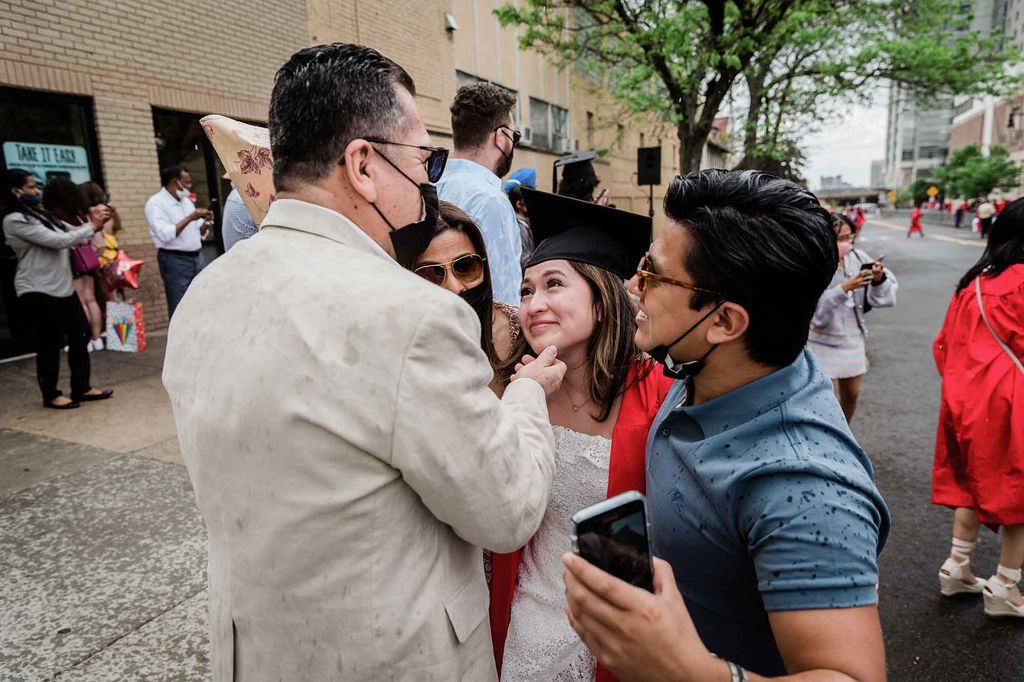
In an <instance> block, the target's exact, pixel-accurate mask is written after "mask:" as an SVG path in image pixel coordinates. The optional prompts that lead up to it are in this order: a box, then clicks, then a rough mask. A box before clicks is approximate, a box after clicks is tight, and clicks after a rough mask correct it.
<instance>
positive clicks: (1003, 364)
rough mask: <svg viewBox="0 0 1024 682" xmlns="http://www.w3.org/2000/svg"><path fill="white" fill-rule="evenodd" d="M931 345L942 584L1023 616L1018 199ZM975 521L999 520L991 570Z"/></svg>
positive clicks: (1023, 242) (1023, 234) (997, 611)
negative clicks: (978, 554) (948, 515)
mask: <svg viewBox="0 0 1024 682" xmlns="http://www.w3.org/2000/svg"><path fill="white" fill-rule="evenodd" d="M983 311H984V315H983ZM986 318H987V322H986ZM934 352H935V362H936V364H937V365H938V368H939V373H940V374H941V375H942V404H941V407H940V411H939V428H938V435H937V437H936V442H935V463H934V470H933V477H932V502H933V503H934V504H937V505H943V506H946V507H951V508H953V509H955V512H954V519H953V542H952V549H951V551H950V556H949V558H948V559H947V560H946V562H945V563H944V564H943V565H942V568H941V569H940V571H939V583H940V589H941V591H942V593H943V594H944V595H947V596H950V595H954V594H960V593H983V596H984V605H985V612H986V613H988V614H989V615H993V616H1011V617H1024V599H1022V598H1021V594H1020V591H1019V590H1018V588H1017V587H1016V584H1017V582H1018V581H1019V580H1020V577H1021V576H1020V568H1021V563H1022V562H1024V360H1022V358H1024V200H1020V199H1018V200H1017V201H1014V202H1013V203H1011V204H1009V205H1008V206H1007V207H1006V209H1004V211H1003V214H1002V215H1001V216H1000V218H999V220H997V221H995V224H994V225H993V227H992V232H991V234H990V235H989V241H988V245H987V247H986V249H985V252H984V254H982V257H981V259H980V260H979V261H978V262H977V263H976V264H975V265H974V267H972V268H971V269H970V270H968V271H967V274H965V275H964V277H963V278H962V279H961V280H960V283H959V285H958V286H957V291H956V294H955V295H954V297H953V301H952V302H951V303H950V306H949V310H948V312H947V314H946V320H945V323H944V324H943V326H942V331H941V332H940V333H939V336H938V338H937V339H936V340H935V345H934ZM981 524H985V525H988V526H989V527H991V528H993V529H995V528H996V527H999V526H1001V527H1002V529H1003V532H1002V547H1001V551H1000V557H999V566H998V568H997V570H996V574H995V575H993V576H992V577H991V578H989V579H988V580H980V579H978V578H976V577H975V576H974V573H973V572H972V570H971V564H970V555H971V550H972V549H973V548H974V544H975V542H976V541H977V537H978V532H979V529H980V525H981Z"/></svg>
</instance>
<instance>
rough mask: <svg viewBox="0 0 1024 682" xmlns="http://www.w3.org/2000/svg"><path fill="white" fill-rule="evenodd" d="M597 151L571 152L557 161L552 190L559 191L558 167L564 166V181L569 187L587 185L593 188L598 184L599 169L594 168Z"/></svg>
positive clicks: (554, 165)
mask: <svg viewBox="0 0 1024 682" xmlns="http://www.w3.org/2000/svg"><path fill="white" fill-rule="evenodd" d="M596 158H597V152H595V151H589V152H580V153H578V154H569V155H568V156H563V157H561V158H559V159H557V160H556V161H555V163H554V164H553V168H552V179H553V186H552V187H551V191H552V192H556V193H558V169H559V168H560V167H561V168H562V183H563V184H564V185H566V187H567V188H576V187H587V188H588V189H593V188H594V187H596V186H597V183H598V180H597V171H595V170H594V164H593V163H592V162H593V160H594V159H596Z"/></svg>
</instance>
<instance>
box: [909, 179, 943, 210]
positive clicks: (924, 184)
mask: <svg viewBox="0 0 1024 682" xmlns="http://www.w3.org/2000/svg"><path fill="white" fill-rule="evenodd" d="M940 180H941V179H939V178H918V179H917V180H914V182H912V183H911V184H910V187H909V188H908V190H909V191H910V198H911V200H912V201H913V203H914V206H920V205H921V204H923V203H924V202H926V201H928V200H929V199H930V198H931V197H929V196H928V188H929V187H931V186H932V185H935V187H936V188H938V190H939V192H940V193H942V192H943V188H942V183H941V181H940Z"/></svg>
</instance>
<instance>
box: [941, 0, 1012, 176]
mask: <svg viewBox="0 0 1024 682" xmlns="http://www.w3.org/2000/svg"><path fill="white" fill-rule="evenodd" d="M994 4H995V7H993V8H992V9H993V11H992V21H991V24H990V25H987V26H979V27H978V28H979V30H986V29H988V30H1001V31H1002V33H1003V36H1004V39H1005V40H1006V43H1007V44H1006V46H1007V47H1011V48H1014V49H1016V50H1019V51H1024V0H1005V2H995V3H994ZM991 5H993V2H992V0H987V1H983V0H976V1H975V3H974V11H975V15H976V16H978V15H981V16H984V15H985V10H986V9H987V8H988V7H989V6H991ZM1000 10H1001V11H1000ZM956 105H957V106H956V110H955V112H954V114H955V116H954V118H953V127H952V129H951V131H950V139H949V149H950V151H954V150H956V149H960V148H961V147H966V146H967V145H969V144H976V145H978V146H979V147H981V150H982V152H983V153H988V150H989V149H990V148H991V147H992V145H1001V146H1003V147H1005V148H1006V149H1007V151H1009V152H1010V159H1011V160H1012V161H1015V162H1017V163H1018V164H1020V163H1022V162H1024V90H1018V91H1017V92H1015V93H1013V94H1010V95H1008V96H1005V97H959V98H957V100H956ZM1021 185H1022V186H1021V187H1018V188H1017V189H1014V190H1011V192H1010V194H1011V196H1020V195H1021V193H1022V192H1024V174H1022V177H1021Z"/></svg>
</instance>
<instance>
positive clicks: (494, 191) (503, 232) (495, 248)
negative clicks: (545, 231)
mask: <svg viewBox="0 0 1024 682" xmlns="http://www.w3.org/2000/svg"><path fill="white" fill-rule="evenodd" d="M515 105H516V96H515V94H514V93H512V92H511V91H509V90H506V89H505V88H502V87H500V86H497V85H494V84H493V83H474V84H473V85H466V86H463V87H462V88H459V92H458V93H457V94H456V95H455V101H454V102H452V106H451V112H452V141H453V142H454V143H455V153H454V154H453V155H452V158H451V159H449V160H448V165H447V166H446V167H445V171H444V175H443V176H442V177H441V180H440V181H439V182H438V183H437V195H438V197H440V198H441V199H442V200H443V201H450V202H451V203H453V204H455V205H456V206H458V207H459V208H461V209H462V210H463V211H465V212H466V213H468V214H469V216H470V217H471V218H472V219H473V222H475V223H476V226H477V227H479V228H480V233H481V234H482V235H483V237H484V245H485V246H486V247H487V267H488V268H490V271H491V286H492V288H493V289H494V298H496V299H498V300H499V301H502V302H503V303H508V304H509V305H513V306H517V305H519V289H520V287H521V285H522V283H523V270H522V267H521V266H520V262H519V261H520V255H521V254H522V250H523V246H522V237H521V233H520V230H519V221H518V220H516V212H515V209H513V208H512V204H510V203H509V201H508V196H507V195H506V194H505V192H504V190H502V188H501V178H503V177H504V176H505V175H507V174H508V172H509V170H511V168H512V157H513V156H514V155H515V151H516V145H517V144H518V143H519V139H520V135H521V133H520V132H519V131H518V130H516V128H515V123H514V121H513V117H512V110H513V109H514V108H515Z"/></svg>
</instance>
